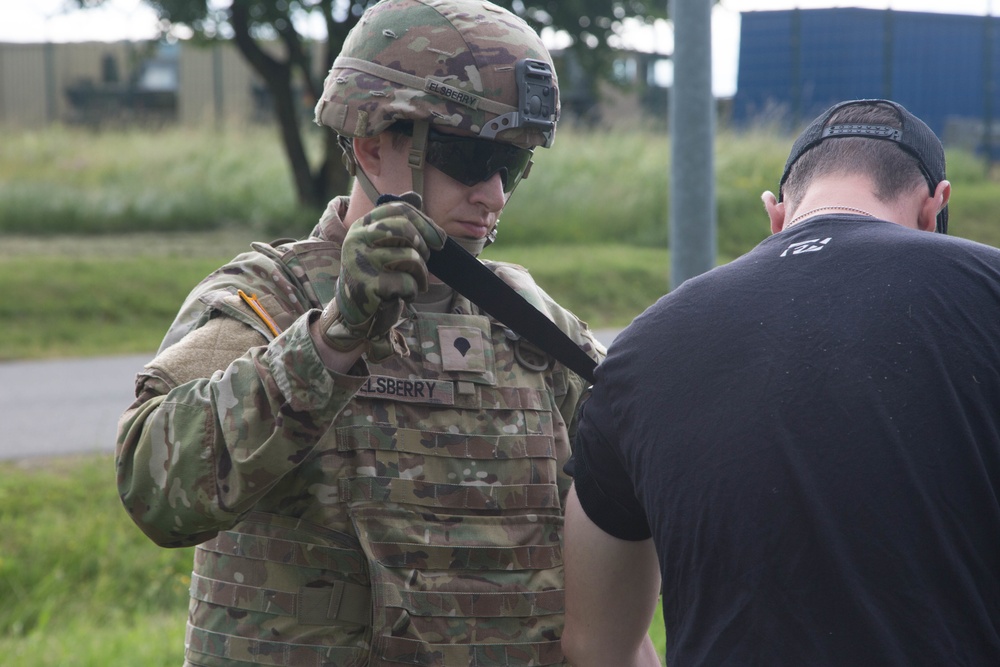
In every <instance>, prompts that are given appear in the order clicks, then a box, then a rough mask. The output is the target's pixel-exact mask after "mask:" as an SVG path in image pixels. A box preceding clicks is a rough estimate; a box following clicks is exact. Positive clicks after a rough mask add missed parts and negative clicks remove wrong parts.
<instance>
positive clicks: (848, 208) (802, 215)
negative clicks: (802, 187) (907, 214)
mask: <svg viewBox="0 0 1000 667" xmlns="http://www.w3.org/2000/svg"><path fill="white" fill-rule="evenodd" d="M819 211H850V212H851V213H857V214H859V215H867V216H868V217H869V218H876V217H878V216H876V215H874V214H872V213H869V212H868V211H865V210H862V209H860V208H854V207H853V206H839V205H831V206H818V207H816V208H811V209H809V210H808V211H806V212H805V213H799V214H798V215H797V216H795V217H794V218H792V221H791V222H789V223H788V224H787V225H785V229H788V228H789V227H791V226H792V225H794V224H795V223H797V222H800V221H802V220H804V219H805V218H807V217H809V216H810V215H812V214H813V213H818V212H819Z"/></svg>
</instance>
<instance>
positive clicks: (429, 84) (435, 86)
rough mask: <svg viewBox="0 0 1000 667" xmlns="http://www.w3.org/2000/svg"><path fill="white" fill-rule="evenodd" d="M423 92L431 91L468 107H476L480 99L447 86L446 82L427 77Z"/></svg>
mask: <svg viewBox="0 0 1000 667" xmlns="http://www.w3.org/2000/svg"><path fill="white" fill-rule="evenodd" d="M424 92H428V93H433V94H434V95H437V96H438V97H441V98H444V99H446V100H451V101H452V102H457V103H458V104H462V105H465V106H467V107H469V108H470V109H478V108H479V101H480V99H481V98H480V97H478V96H476V95H470V94H469V93H467V92H465V91H464V90H461V89H459V88H455V87H454V86H449V85H448V84H446V83H441V82H440V81H435V80H434V79H427V80H426V81H425V83H424Z"/></svg>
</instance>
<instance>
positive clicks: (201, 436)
mask: <svg viewBox="0 0 1000 667" xmlns="http://www.w3.org/2000/svg"><path fill="white" fill-rule="evenodd" d="M318 316H319V311H318V310H312V311H308V312H307V313H305V314H304V315H303V316H301V317H299V318H298V319H296V320H295V321H293V322H292V323H291V325H290V326H289V327H288V328H287V329H286V330H285V331H284V332H282V333H281V334H280V335H278V336H277V337H275V338H274V339H273V340H271V341H270V342H269V343H267V344H266V345H265V344H264V343H266V342H267V341H266V338H265V337H263V336H262V335H261V333H260V332H258V331H254V330H253V329H251V328H250V327H248V326H247V324H245V323H244V322H241V321H239V320H237V319H235V318H232V317H229V316H226V315H223V314H219V315H217V316H216V317H213V318H210V319H207V320H206V321H205V322H203V323H202V324H201V325H200V326H198V327H197V328H195V329H193V330H190V331H189V332H188V333H187V334H185V335H184V336H183V337H182V338H181V339H180V340H178V341H177V342H175V343H173V344H172V345H170V346H169V347H167V348H166V349H165V350H163V351H161V353H160V354H158V355H157V357H156V359H154V360H153V362H152V363H151V364H150V365H149V366H147V370H146V372H144V373H143V374H141V375H140V376H139V379H138V381H137V389H136V395H137V399H136V401H135V403H134V404H133V405H132V407H131V408H130V409H129V410H128V411H127V412H126V413H125V414H124V415H123V417H122V419H121V421H120V423H119V428H118V443H117V448H116V465H117V474H118V489H119V494H120V496H121V499H122V502H123V503H124V505H125V508H126V510H127V511H128V512H129V514H130V516H131V517H132V519H133V520H134V521H135V522H136V524H138V526H139V527H140V528H141V529H142V530H143V532H145V533H146V535H148V536H149V537H150V539H152V540H153V541H154V542H156V543H157V544H160V545H162V546H188V545H191V544H197V543H200V542H203V541H205V540H206V539H209V538H210V537H212V536H213V535H214V534H215V533H216V532H218V531H219V530H224V529H227V528H229V527H231V526H232V525H233V524H235V523H236V522H237V521H238V520H239V518H240V517H241V516H242V515H244V514H245V513H247V512H249V511H250V510H251V509H253V507H254V505H255V503H256V502H257V501H258V500H259V499H260V498H261V497H262V496H263V495H264V494H266V493H267V492H268V490H269V489H271V488H272V487H273V486H274V485H275V484H276V483H277V482H278V480H280V479H281V478H282V477H283V476H284V475H287V474H289V473H290V472H292V471H293V470H294V469H295V468H296V466H297V465H298V464H299V463H300V462H301V461H302V460H303V458H304V457H305V456H306V455H307V454H308V453H309V452H310V451H311V450H312V448H313V447H314V446H315V445H316V443H317V441H318V440H319V438H320V437H321V436H322V435H323V434H324V433H325V431H326V430H327V428H328V427H329V426H330V425H331V423H332V422H333V420H334V418H335V417H336V416H337V414H338V413H339V412H340V410H341V409H343V407H344V405H346V404H347V402H348V401H349V400H350V399H351V397H352V396H353V395H354V393H355V392H356V391H357V389H358V388H359V387H360V385H361V384H362V382H363V381H364V375H366V373H367V371H366V368H365V367H364V364H363V363H361V362H359V364H358V365H357V366H355V368H354V369H352V371H351V372H352V373H355V372H357V373H358V375H341V374H338V373H333V372H331V371H329V370H327V369H326V367H325V366H324V365H323V363H322V362H321V360H320V358H319V355H318V352H317V351H316V348H315V347H314V344H313V341H312V338H311V337H310V335H309V330H308V325H309V322H310V321H311V320H312V319H313V318H315V317H318ZM220 341H224V343H220ZM253 341H256V345H255V346H253V347H249V345H252V344H254V343H253ZM240 347H242V349H243V353H242V354H239V355H238V356H237V353H238V351H239V348H240ZM248 347H249V349H248ZM247 349H248V351H247ZM227 356H228V357H229V358H228V359H227V358H226V357H227ZM213 366H214V367H217V368H220V369H221V370H215V371H214V372H213V368H212V367H213ZM188 376H190V378H191V379H189V377H188Z"/></svg>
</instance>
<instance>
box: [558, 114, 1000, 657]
mask: <svg viewBox="0 0 1000 667" xmlns="http://www.w3.org/2000/svg"><path fill="white" fill-rule="evenodd" d="M950 194H951V186H950V184H949V183H948V181H947V180H945V165H944V151H943V149H942V148H941V144H940V142H939V141H938V140H937V138H936V137H935V136H934V134H933V133H932V132H931V131H930V130H929V129H928V128H927V126H926V125H924V124H923V123H922V122H921V121H919V120H918V119H917V118H916V117H914V116H913V115H912V114H910V113H909V112H907V111H906V110H905V109H903V108H902V107H901V106H899V105H897V104H895V103H892V102H889V101H885V100H877V101H872V100H865V101H852V102H847V103H843V104H841V105H837V106H835V107H833V108H832V109H830V110H828V111H827V112H826V113H824V114H823V115H822V116H820V117H819V118H817V119H816V121H815V122H814V123H813V124H812V125H811V126H810V127H809V128H808V129H807V130H806V131H805V132H804V133H803V135H802V136H801V137H800V138H799V139H798V140H797V141H796V143H795V145H794V146H793V149H792V152H791V155H790V156H789V160H788V163H787V165H786V168H785V172H784V175H783V176H782V179H781V184H780V187H779V196H777V197H776V196H775V195H773V194H771V193H770V192H766V193H764V196H763V200H764V205H765V208H766V209H767V213H768V215H769V217H770V220H771V230H772V232H773V235H772V236H770V237H769V238H768V239H767V240H765V241H763V242H762V243H761V244H760V245H759V246H757V247H756V248H755V249H754V250H753V251H751V252H750V253H748V254H747V255H745V256H744V257H742V258H740V259H738V260H736V261H734V262H732V263H730V264H728V265H726V266H722V267H719V268H717V269H715V270H713V271H710V272H708V273H706V274H704V275H702V276H700V277H697V278H693V279H691V280H689V281H687V282H686V283H685V284H683V285H681V286H680V287H679V288H678V289H676V290H674V291H673V292H672V293H671V294H669V295H667V296H666V297H664V298H663V299H661V300H660V301H659V302H658V303H657V304H655V305H654V306H652V307H651V308H650V309H649V310H647V311H646V312H645V313H644V314H643V315H641V316H640V317H639V318H637V319H636V320H635V321H634V322H633V324H632V325H631V326H630V327H629V328H628V329H627V330H626V331H625V332H623V333H622V334H621V335H620V336H619V338H618V339H617V340H616V341H615V343H614V344H613V345H612V347H611V349H610V351H609V354H608V357H607V359H606V360H605V361H604V362H603V364H602V365H601V366H600V367H599V369H598V374H597V382H596V384H595V387H594V392H593V396H592V398H591V399H590V401H589V402H588V403H587V404H586V406H585V408H584V410H583V413H582V416H581V419H580V426H579V431H578V436H577V440H576V447H575V450H574V459H573V461H572V462H571V464H570V465H571V466H573V473H574V476H575V483H574V490H573V491H572V492H571V496H570V501H569V507H568V510H567V528H566V551H565V563H566V589H567V591H566V603H567V623H566V630H565V633H564V635H563V646H564V650H565V652H566V655H567V657H568V658H570V660H571V661H572V662H573V664H575V665H578V666H581V667H582V666H585V665H612V664H613V665H629V664H633V665H647V664H648V665H656V664H658V660H657V658H656V656H655V653H654V652H653V650H652V646H651V644H650V643H649V640H648V639H647V638H646V630H647V628H648V627H649V623H650V618H651V616H652V615H653V612H654V610H655V606H656V601H657V596H658V594H660V593H661V592H662V596H663V616H664V621H665V625H666V637H667V664H668V665H670V667H683V666H684V665H712V666H716V665H810V666H815V665H946V664H947V665H986V664H1000V501H998V498H1000V251H997V250H995V249H993V248H989V247H986V246H983V245H980V244H977V243H973V242H970V241H967V240H963V239H957V238H952V237H948V236H945V235H944V234H943V232H945V231H946V229H947V209H946V205H947V203H948V199H949V196H950ZM935 230H937V231H938V232H942V233H941V234H933V233H923V232H933V231H935ZM661 582H662V583H661Z"/></svg>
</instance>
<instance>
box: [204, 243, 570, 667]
mask: <svg viewBox="0 0 1000 667" xmlns="http://www.w3.org/2000/svg"><path fill="white" fill-rule="evenodd" d="M328 245H329V244H325V243H322V244H312V246H310V248H311V251H310V250H309V249H304V248H302V247H299V248H298V250H297V251H291V252H288V253H286V254H285V255H284V256H283V257H282V262H283V263H284V264H285V265H286V266H288V267H289V268H290V273H291V275H293V276H294V281H295V282H298V283H299V285H300V287H301V288H302V293H303V294H307V295H309V297H308V298H309V300H310V301H316V303H314V304H312V305H313V307H319V306H320V305H322V303H325V302H326V301H327V300H329V299H330V298H332V293H330V294H317V293H316V291H315V290H316V288H324V289H330V290H332V289H333V281H331V280H323V281H319V280H317V281H315V282H314V281H310V280H309V266H313V265H322V266H324V268H325V270H326V271H329V270H330V267H331V261H330V259H331V258H330V257H329V256H327V257H325V259H324V262H316V261H315V260H316V256H315V254H314V253H320V254H326V255H328V254H329V252H330V251H329V249H326V250H324V248H325V247H326V246H328ZM290 247H292V248H295V247H296V246H290ZM338 252H339V250H338ZM310 253H313V254H310ZM334 266H335V262H334ZM456 298H457V299H458V300H457V301H456V304H455V305H456V308H455V310H457V311H459V312H456V313H449V314H428V313H416V312H414V311H412V310H410V311H408V317H407V318H406V319H405V320H404V321H403V322H402V323H401V324H400V325H399V330H400V332H401V333H402V334H403V336H404V339H405V341H406V344H407V346H408V348H409V355H408V356H404V357H393V358H391V359H388V360H386V361H385V362H383V363H381V364H378V365H375V364H369V369H370V373H371V376H370V378H369V379H368V380H367V381H366V383H365V385H364V386H363V387H362V388H361V390H360V391H359V392H358V393H357V394H356V396H355V398H354V399H353V400H352V401H351V402H350V403H349V404H348V405H347V406H346V408H345V409H344V410H343V411H342V412H341V414H340V416H339V417H338V419H337V421H336V422H335V424H334V425H333V427H331V429H330V430H329V431H328V432H327V433H326V435H325V436H324V437H323V438H322V439H321V440H320V442H319V443H318V444H317V445H316V447H315V448H314V449H313V450H312V451H311V452H310V453H309V454H308V455H307V456H306V457H305V459H304V460H303V462H302V464H301V465H300V466H299V467H298V468H296V470H295V471H294V472H293V473H291V474H289V475H288V476H286V477H285V478H284V479H282V480H281V481H280V482H279V483H278V485H276V487H275V488H274V489H273V490H272V492H270V493H268V494H267V496H265V498H264V500H263V501H262V502H261V503H260V504H259V505H258V506H257V508H256V510H255V511H254V512H253V513H252V514H250V515H249V516H247V517H246V518H245V520H244V521H242V522H241V523H239V524H237V525H236V526H235V527H234V528H233V529H231V530H228V531H224V532H221V533H220V534H219V535H218V536H217V537H215V538H214V539H212V540H210V541H209V542H207V543H205V544H202V545H200V546H199V547H197V551H196V555H195V571H194V574H193V576H192V583H191V596H192V597H191V610H190V612H191V613H190V620H189V625H188V637H187V659H188V663H189V664H192V665H203V666H206V667H214V666H216V665H226V666H228V667H232V666H234V665H247V666H250V665H255V666H259V665H274V666H292V665H294V666H295V667H305V666H308V667H312V666H316V667H319V666H321V665H338V666H350V665H359V666H360V665H372V666H388V665H453V666H459V665H461V666H462V667H467V666H468V665H478V666H480V667H490V666H500V665H504V666H507V665H553V664H562V653H561V649H560V646H559V639H560V635H561V629H562V624H563V591H562V582H563V575H562V550H561V549H562V547H561V528H562V501H563V499H564V497H565V493H566V491H567V489H568V486H569V479H568V477H567V476H566V475H565V474H564V473H563V472H562V465H563V464H564V463H565V461H566V459H567V458H568V456H569V446H568V442H567V439H566V436H565V428H566V427H565V424H563V423H562V418H561V416H560V413H559V411H558V410H557V409H556V406H555V403H554V400H555V396H557V395H558V394H559V385H560V380H559V378H560V377H561V374H559V373H553V372H552V371H551V369H550V368H549V367H550V363H549V360H548V359H547V358H546V357H544V355H542V354H540V353H538V352H537V351H536V350H534V349H532V348H531V347H530V346H528V345H526V344H525V343H524V342H523V341H521V340H519V339H518V338H517V336H516V335H514V334H512V333H511V332H510V331H509V330H508V329H506V328H505V327H504V326H503V325H502V324H499V323H498V322H496V321H491V320H490V318H488V317H486V316H484V315H480V314H477V313H475V312H474V308H473V307H472V306H471V304H469V303H468V301H464V300H463V299H462V298H461V297H456ZM272 307H273V303H272ZM272 314H274V313H272ZM299 314H300V313H298V312H292V310H291V309H290V308H289V310H288V312H284V313H280V314H278V315H276V317H275V319H276V320H278V321H279V323H280V322H282V321H284V322H285V323H287V322H289V321H290V320H292V319H294V318H295V317H297V316H298V315H299ZM563 391H565V389H563Z"/></svg>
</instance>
